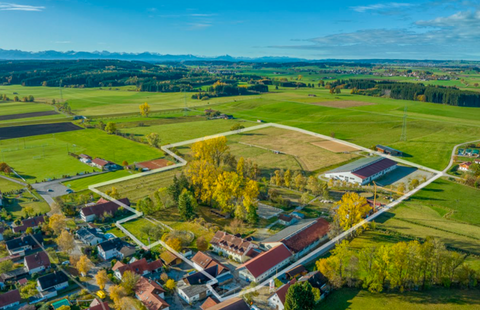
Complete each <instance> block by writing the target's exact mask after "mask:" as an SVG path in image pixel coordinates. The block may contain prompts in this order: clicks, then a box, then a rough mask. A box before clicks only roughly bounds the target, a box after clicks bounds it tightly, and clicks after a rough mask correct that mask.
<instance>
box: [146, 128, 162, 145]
mask: <svg viewBox="0 0 480 310" xmlns="http://www.w3.org/2000/svg"><path fill="white" fill-rule="evenodd" d="M147 142H148V144H150V145H151V146H153V147H158V145H159V144H160V136H159V135H158V133H156V132H152V133H150V134H148V135H147Z"/></svg>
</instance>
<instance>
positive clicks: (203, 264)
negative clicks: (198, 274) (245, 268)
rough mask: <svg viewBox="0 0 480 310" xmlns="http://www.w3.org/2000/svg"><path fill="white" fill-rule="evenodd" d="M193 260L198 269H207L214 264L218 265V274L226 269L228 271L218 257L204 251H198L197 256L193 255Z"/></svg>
mask: <svg viewBox="0 0 480 310" xmlns="http://www.w3.org/2000/svg"><path fill="white" fill-rule="evenodd" d="M191 261H192V262H193V264H194V266H195V267H196V268H197V269H201V270H205V269H209V268H211V267H214V266H218V267H219V268H218V274H221V273H222V272H223V271H224V270H227V271H228V268H227V267H225V266H224V265H222V264H221V263H220V262H219V261H217V260H216V259H214V258H212V257H210V256H208V255H207V254H205V253H203V252H202V251H198V252H197V254H195V256H193V257H192V259H191Z"/></svg>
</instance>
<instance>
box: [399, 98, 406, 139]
mask: <svg viewBox="0 0 480 310" xmlns="http://www.w3.org/2000/svg"><path fill="white" fill-rule="evenodd" d="M400 141H407V106H405V110H404V113H403V126H402V135H401V137H400Z"/></svg>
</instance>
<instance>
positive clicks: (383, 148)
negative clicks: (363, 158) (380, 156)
mask: <svg viewBox="0 0 480 310" xmlns="http://www.w3.org/2000/svg"><path fill="white" fill-rule="evenodd" d="M376 148H377V151H379V152H382V153H384V154H387V155H392V156H402V155H403V153H402V151H399V150H396V149H394V148H391V147H389V146H384V145H380V144H377V146H376Z"/></svg>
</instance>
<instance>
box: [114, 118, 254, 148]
mask: <svg viewBox="0 0 480 310" xmlns="http://www.w3.org/2000/svg"><path fill="white" fill-rule="evenodd" d="M178 120H179V122H177V123H167V124H160V125H150V126H149V125H146V126H142V127H135V128H125V129H121V131H122V132H124V133H129V134H134V135H136V136H141V137H145V136H146V135H148V134H150V133H152V132H156V133H158V134H159V136H160V139H161V143H162V144H163V145H165V144H169V143H175V142H181V141H186V140H190V139H195V138H201V137H204V136H209V135H214V134H218V133H222V132H226V131H230V129H231V128H232V126H233V125H235V124H241V125H243V126H244V127H250V126H254V125H257V124H256V123H253V122H244V121H239V120H224V119H217V120H205V118H203V117H190V118H189V119H187V120H185V119H184V118H180V119H178ZM123 125H124V126H125V124H123Z"/></svg>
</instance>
